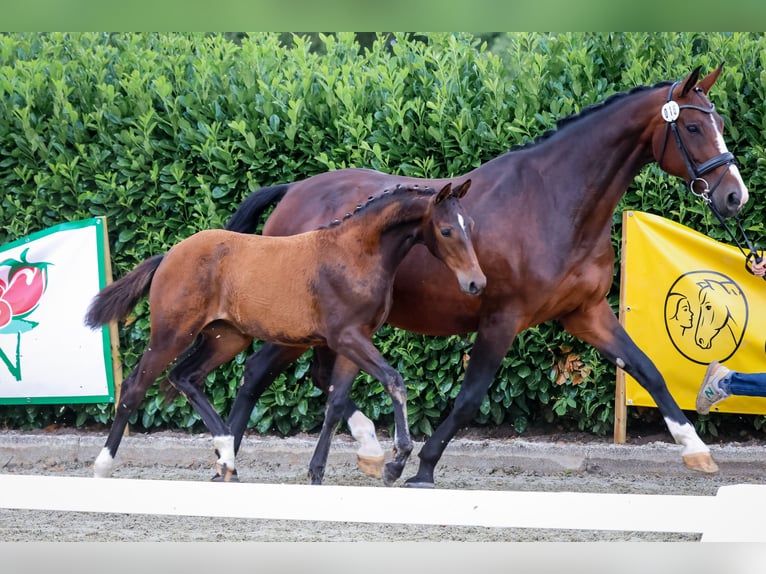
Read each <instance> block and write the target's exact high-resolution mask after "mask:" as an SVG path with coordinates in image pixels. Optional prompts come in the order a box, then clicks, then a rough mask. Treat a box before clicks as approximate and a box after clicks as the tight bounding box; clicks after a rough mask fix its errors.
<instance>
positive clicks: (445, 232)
mask: <svg viewBox="0 0 766 574" xmlns="http://www.w3.org/2000/svg"><path fill="white" fill-rule="evenodd" d="M441 233H442V237H452V230H451V229H450V228H449V227H442V228H441Z"/></svg>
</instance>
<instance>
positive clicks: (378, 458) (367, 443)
mask: <svg viewBox="0 0 766 574" xmlns="http://www.w3.org/2000/svg"><path fill="white" fill-rule="evenodd" d="M336 357H337V355H336V354H335V351H333V350H332V349H330V348H329V347H314V358H313V360H312V361H311V378H312V380H313V382H314V386H316V387H317V388H319V389H322V391H324V392H325V394H329V389H330V383H331V381H332V380H334V377H332V372H333V365H334V364H335V359H336ZM343 418H345V419H346V424H347V425H348V430H349V431H350V432H351V436H353V437H354V439H356V441H357V442H358V443H359V449H358V450H357V451H356V462H357V465H358V466H359V470H361V471H362V472H363V473H364V474H366V475H367V476H371V477H373V478H380V477H381V475H382V472H383V463H384V462H385V456H384V454H383V447H381V446H380V443H379V442H378V437H377V436H376V434H375V425H374V424H373V423H372V421H371V420H370V419H368V418H367V417H366V416H364V414H363V413H362V411H360V410H359V407H357V406H356V403H355V402H354V401H353V400H352V399H351V398H350V397H349V398H348V399H347V400H346V404H345V406H344V410H343Z"/></svg>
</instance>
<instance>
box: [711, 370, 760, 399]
mask: <svg viewBox="0 0 766 574" xmlns="http://www.w3.org/2000/svg"><path fill="white" fill-rule="evenodd" d="M718 384H719V386H720V387H721V390H722V391H723V392H725V393H727V394H730V395H743V396H746V397H766V373H739V372H737V371H732V372H731V373H729V374H728V375H727V376H726V377H724V378H723V379H722V380H721V382H720V383H718Z"/></svg>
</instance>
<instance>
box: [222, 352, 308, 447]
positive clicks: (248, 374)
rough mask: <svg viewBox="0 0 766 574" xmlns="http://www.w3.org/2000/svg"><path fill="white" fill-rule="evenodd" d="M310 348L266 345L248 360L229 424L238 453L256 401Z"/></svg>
mask: <svg viewBox="0 0 766 574" xmlns="http://www.w3.org/2000/svg"><path fill="white" fill-rule="evenodd" d="M306 349H307V347H283V346H281V345H277V344H275V343H264V344H263V346H262V347H261V348H260V349H259V350H258V351H257V352H256V353H255V354H253V355H250V356H249V357H248V358H247V361H245V371H244V373H243V375H242V383H241V386H240V388H239V390H238V391H237V397H236V399H235V400H234V405H233V406H232V408H231V413H230V414H229V420H228V425H229V427H230V428H231V433H232V434H233V435H234V452H235V453H236V452H237V451H239V446H240V444H241V443H242V436H243V435H244V434H245V429H246V428H247V423H248V422H249V421H250V414H251V413H252V412H253V408H254V407H255V403H256V402H258V399H259V398H260V397H261V395H262V394H263V391H265V390H266V389H267V388H269V385H271V383H273V382H274V379H276V378H277V377H278V376H279V375H280V373H282V372H283V371H284V370H285V369H286V368H287V367H288V366H289V365H290V364H291V363H293V362H294V361H296V360H297V359H298V357H300V356H301V355H302V354H303V353H304V352H306Z"/></svg>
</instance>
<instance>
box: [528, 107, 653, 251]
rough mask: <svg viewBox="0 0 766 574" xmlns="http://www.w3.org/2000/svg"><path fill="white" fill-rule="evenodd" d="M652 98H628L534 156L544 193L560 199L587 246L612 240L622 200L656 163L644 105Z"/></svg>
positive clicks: (577, 124) (576, 124) (581, 120)
mask: <svg viewBox="0 0 766 574" xmlns="http://www.w3.org/2000/svg"><path fill="white" fill-rule="evenodd" d="M649 95H650V93H649V92H647V93H644V94H636V95H631V96H626V100H625V101H622V102H615V103H612V104H610V105H607V106H605V107H604V108H602V109H600V110H597V111H594V112H591V113H590V114H588V115H587V116H584V117H582V118H579V119H577V120H575V121H573V122H572V123H570V124H568V125H566V126H564V127H563V128H561V129H560V131H559V132H557V133H556V134H554V135H553V136H552V137H551V138H550V139H549V140H546V141H544V142H541V143H540V144H538V145H537V146H535V148H533V149H532V150H530V153H531V154H532V155H531V156H529V157H530V158H532V159H531V161H532V162H534V163H535V165H536V167H537V170H538V172H539V173H540V174H541V177H542V178H543V183H544V188H545V189H544V191H543V193H545V194H550V195H549V198H550V197H554V196H555V202H556V204H557V206H558V209H557V210H556V212H557V213H569V214H571V215H570V216H571V217H572V218H573V220H574V223H575V225H574V226H573V227H572V231H573V235H574V236H576V237H579V238H580V239H581V240H585V241H586V243H589V242H592V241H597V240H599V239H602V238H603V236H604V235H605V234H608V230H609V229H610V228H611V225H612V218H613V215H614V212H615V210H616V209H617V205H618V204H619V202H620V199H621V198H622V196H623V195H624V194H625V192H626V191H627V189H628V186H629V185H630V183H631V181H633V179H634V178H635V177H636V175H638V173H639V171H640V170H641V168H643V167H644V166H645V165H647V164H648V163H650V162H651V161H652V160H653V155H652V148H651V137H647V133H646V132H647V129H648V126H649V125H650V123H651V117H650V113H649V112H648V111H647V105H646V102H645V101H643V100H642V98H645V97H648V96H649ZM657 113H659V109H658V110H657ZM535 158H536V159H535ZM524 161H525V162H526V161H529V160H528V159H525V160H524ZM540 191H541V190H530V192H533V193H538V192H540ZM594 234H595V235H594ZM588 238H590V241H588ZM573 239H574V238H573Z"/></svg>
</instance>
